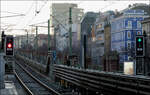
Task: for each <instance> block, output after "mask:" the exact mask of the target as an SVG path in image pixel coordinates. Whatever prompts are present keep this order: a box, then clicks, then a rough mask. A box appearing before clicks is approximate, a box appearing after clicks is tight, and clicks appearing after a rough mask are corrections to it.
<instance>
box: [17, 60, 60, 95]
mask: <svg viewBox="0 0 150 95" xmlns="http://www.w3.org/2000/svg"><path fill="white" fill-rule="evenodd" d="M15 63H16V64H15V71H14V73H15V76H16V77H17V79H18V80H19V81H20V83H21V84H22V85H23V87H24V88H25V90H26V91H27V92H28V94H30V95H62V94H60V93H59V92H58V91H56V89H53V88H54V87H52V86H50V83H48V81H45V80H46V79H45V80H44V78H43V77H41V76H38V74H37V73H35V72H34V71H32V70H31V69H30V68H28V67H27V66H25V65H24V66H22V65H21V64H19V63H18V62H17V61H15ZM31 72H32V73H31ZM37 77H38V78H37ZM47 83H48V84H47Z"/></svg>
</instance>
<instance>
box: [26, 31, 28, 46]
mask: <svg viewBox="0 0 150 95" xmlns="http://www.w3.org/2000/svg"><path fill="white" fill-rule="evenodd" d="M26 32H27V48H28V31H27V30H26Z"/></svg>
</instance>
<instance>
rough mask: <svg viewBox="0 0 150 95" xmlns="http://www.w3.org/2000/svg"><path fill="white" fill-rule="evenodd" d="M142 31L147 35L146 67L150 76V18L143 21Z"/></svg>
mask: <svg viewBox="0 0 150 95" xmlns="http://www.w3.org/2000/svg"><path fill="white" fill-rule="evenodd" d="M142 30H143V32H145V33H146V53H145V56H146V60H145V63H146V64H145V67H146V74H150V69H149V68H150V64H149V62H150V50H149V49H150V17H148V18H145V19H144V21H142Z"/></svg>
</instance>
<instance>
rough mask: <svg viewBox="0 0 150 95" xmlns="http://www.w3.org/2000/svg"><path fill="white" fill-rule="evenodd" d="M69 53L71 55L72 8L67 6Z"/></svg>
mask: <svg viewBox="0 0 150 95" xmlns="http://www.w3.org/2000/svg"><path fill="white" fill-rule="evenodd" d="M69 55H70V56H72V8H71V7H70V8H69Z"/></svg>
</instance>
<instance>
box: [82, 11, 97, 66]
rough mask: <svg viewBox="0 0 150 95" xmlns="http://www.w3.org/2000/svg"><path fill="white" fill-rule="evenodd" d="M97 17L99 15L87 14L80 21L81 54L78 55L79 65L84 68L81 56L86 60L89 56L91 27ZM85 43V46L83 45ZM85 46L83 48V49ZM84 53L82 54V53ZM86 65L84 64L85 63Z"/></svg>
mask: <svg viewBox="0 0 150 95" xmlns="http://www.w3.org/2000/svg"><path fill="white" fill-rule="evenodd" d="M98 15H99V13H94V12H87V13H86V14H85V15H84V17H83V19H82V20H81V33H80V35H81V36H80V37H81V54H80V56H81V57H80V63H81V64H82V66H83V67H84V64H83V63H84V60H82V59H84V58H83V55H86V58H88V57H89V56H90V55H91V52H90V51H91V48H90V47H91V45H90V43H91V36H92V34H91V30H92V25H93V24H94V22H95V20H96V17H97V16H98ZM84 42H85V44H84ZM84 46H85V48H84ZM83 51H84V52H83ZM85 51H86V52H85ZM85 53H86V54H85ZM85 63H86V62H85Z"/></svg>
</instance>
